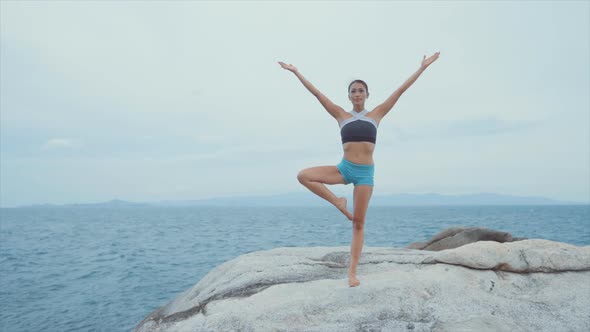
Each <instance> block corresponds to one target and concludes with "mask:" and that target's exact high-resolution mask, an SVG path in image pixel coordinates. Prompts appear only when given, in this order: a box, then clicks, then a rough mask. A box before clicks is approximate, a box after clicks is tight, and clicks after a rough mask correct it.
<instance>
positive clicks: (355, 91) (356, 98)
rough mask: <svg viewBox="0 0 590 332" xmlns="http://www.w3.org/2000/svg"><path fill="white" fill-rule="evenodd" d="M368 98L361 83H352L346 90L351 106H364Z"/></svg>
mask: <svg viewBox="0 0 590 332" xmlns="http://www.w3.org/2000/svg"><path fill="white" fill-rule="evenodd" d="M368 96H369V95H368V94H367V90H366V89H365V86H364V85H363V84H362V83H358V82H355V83H352V85H351V86H350V90H348V99H350V101H351V102H352V104H353V105H361V106H362V105H364V104H365V100H366V99H367V97H368Z"/></svg>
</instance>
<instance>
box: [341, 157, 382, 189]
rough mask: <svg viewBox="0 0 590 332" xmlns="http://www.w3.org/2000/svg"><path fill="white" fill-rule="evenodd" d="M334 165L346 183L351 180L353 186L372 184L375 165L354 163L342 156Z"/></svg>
mask: <svg viewBox="0 0 590 332" xmlns="http://www.w3.org/2000/svg"><path fill="white" fill-rule="evenodd" d="M336 167H338V171H340V174H342V178H344V182H345V183H346V184H349V183H351V182H352V183H353V184H354V185H355V186H359V185H366V186H372V185H373V175H374V174H375V165H367V164H355V163H351V162H350V161H348V160H346V159H344V158H342V161H341V162H340V164H338V165H336Z"/></svg>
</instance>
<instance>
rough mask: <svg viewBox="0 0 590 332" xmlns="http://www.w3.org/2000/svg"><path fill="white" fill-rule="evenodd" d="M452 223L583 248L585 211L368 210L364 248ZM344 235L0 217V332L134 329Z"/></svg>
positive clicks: (268, 220) (226, 221)
mask: <svg viewBox="0 0 590 332" xmlns="http://www.w3.org/2000/svg"><path fill="white" fill-rule="evenodd" d="M457 226H462V227H486V228H490V229H494V230H500V231H506V232H510V233H511V234H512V235H513V236H517V237H526V238H541V239H548V240H553V241H560V242H566V243H570V244H574V245H578V246H588V245H590V205H572V206H430V207H427V206H413V207H379V206H375V207H370V208H369V211H368V213H367V219H366V225H365V247H367V246H369V247H382V246H389V247H404V246H406V245H407V244H409V243H411V242H416V241H424V240H427V239H429V238H430V237H431V236H432V235H434V234H436V233H438V232H439V231H441V230H443V229H445V228H448V227H457ZM351 238H352V232H351V222H350V221H348V220H347V219H345V217H344V216H342V215H341V214H340V213H339V212H338V211H337V210H336V209H335V208H333V207H141V208H138V207H133V208H132V207H120V208H90V207H84V208H81V207H43V208H4V209H0V305H1V309H2V310H0V331H5V332H21V331H27V332H28V331H59V332H65V331H106V332H113V331H131V330H133V329H134V327H135V326H136V325H137V324H138V323H139V322H140V321H141V320H142V319H143V318H144V317H145V316H147V315H148V314H149V313H151V312H152V311H153V310H154V309H156V308H158V307H160V306H162V305H164V304H166V303H167V302H168V301H170V300H172V299H173V298H174V297H176V296H177V295H178V294H180V293H181V292H183V291H184V290H186V289H187V288H189V287H191V286H193V285H194V284H196V283H197V282H198V281H199V280H200V279H201V278H202V277H203V276H204V275H205V274H207V273H208V272H209V271H210V270H211V269H212V268H214V267H215V266H217V265H219V264H221V263H223V262H225V261H227V260H230V259H232V258H235V257H236V256H239V255H241V254H245V253H248V252H252V251H258V250H267V249H272V248H277V247H307V246H347V245H350V240H351ZM343 278H345V276H343Z"/></svg>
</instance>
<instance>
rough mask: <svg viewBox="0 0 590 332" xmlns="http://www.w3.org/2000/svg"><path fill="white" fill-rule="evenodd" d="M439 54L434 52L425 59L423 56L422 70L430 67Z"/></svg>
mask: <svg viewBox="0 0 590 332" xmlns="http://www.w3.org/2000/svg"><path fill="white" fill-rule="evenodd" d="M439 54H440V52H436V53H434V54H433V55H431V56H430V57H428V58H426V55H424V57H423V58H422V64H421V66H422V68H426V67H428V66H430V65H431V64H432V63H433V62H434V61H436V59H438V55H439Z"/></svg>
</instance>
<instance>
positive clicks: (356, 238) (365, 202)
mask: <svg viewBox="0 0 590 332" xmlns="http://www.w3.org/2000/svg"><path fill="white" fill-rule="evenodd" d="M372 194H373V186H367V185H358V186H355V187H354V194H353V195H354V196H353V199H354V203H353V204H354V211H353V216H352V221H353V225H352V244H351V245H350V269H349V270H348V285H349V286H350V287H355V286H358V285H360V281H359V280H358V279H357V277H356V267H357V265H358V262H359V259H360V257H361V251H362V250H363V242H364V240H365V216H366V215H367V209H368V207H369V200H370V199H371V195H372Z"/></svg>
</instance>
